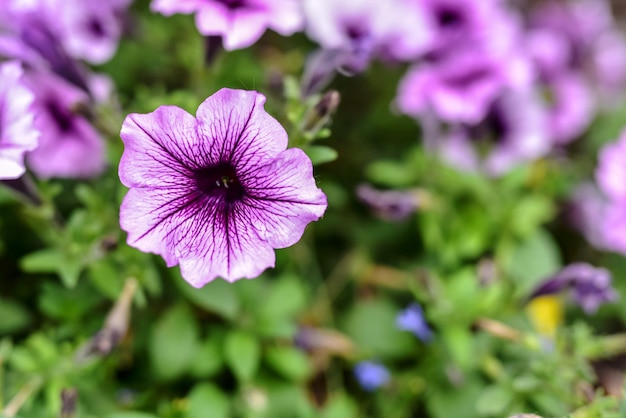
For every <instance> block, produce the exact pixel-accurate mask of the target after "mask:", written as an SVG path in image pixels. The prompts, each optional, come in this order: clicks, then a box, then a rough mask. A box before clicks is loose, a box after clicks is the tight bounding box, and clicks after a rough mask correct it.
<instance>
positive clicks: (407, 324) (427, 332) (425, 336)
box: [396, 302, 433, 343]
mask: <svg viewBox="0 0 626 418" xmlns="http://www.w3.org/2000/svg"><path fill="white" fill-rule="evenodd" d="M396 327H397V328H398V329H400V330H402V331H410V332H412V333H413V334H414V335H415V336H416V337H417V338H419V339H420V340H422V341H423V342H425V343H427V342H429V341H430V340H431V339H432V338H433V333H432V331H431V329H430V327H429V326H428V324H427V323H426V320H425V319H424V312H423V311H422V307H421V306H420V305H419V304H418V303H417V302H414V303H412V304H410V305H409V306H408V307H407V308H406V309H405V310H403V311H401V312H400V313H399V314H398V316H396Z"/></svg>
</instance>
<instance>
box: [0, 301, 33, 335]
mask: <svg viewBox="0 0 626 418" xmlns="http://www.w3.org/2000/svg"><path fill="white" fill-rule="evenodd" d="M30 321H31V315H30V313H29V311H28V310H27V309H26V308H25V307H24V306H22V305H21V304H19V303H17V302H15V301H12V300H8V299H0V334H11V333H13V332H16V331H20V330H22V329H24V328H26V327H27V326H28V324H30Z"/></svg>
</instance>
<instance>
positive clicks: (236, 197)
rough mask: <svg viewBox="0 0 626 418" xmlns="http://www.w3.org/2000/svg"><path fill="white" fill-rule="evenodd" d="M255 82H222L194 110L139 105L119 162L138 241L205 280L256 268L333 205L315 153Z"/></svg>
mask: <svg viewBox="0 0 626 418" xmlns="http://www.w3.org/2000/svg"><path fill="white" fill-rule="evenodd" d="M264 103H265V97H264V96H263V95H261V94H259V93H257V92H254V91H243V90H230V89H222V90H220V91H218V92H217V93H215V94H214V95H212V96H211V97H209V98H208V99H206V100H205V101H204V103H202V104H201V105H200V107H199V108H198V111H197V113H196V117H195V118H194V117H193V116H191V115H190V114H188V113H187V112H185V111H184V110H182V109H180V108H177V107H174V106H161V107H159V108H158V109H157V110H155V111H154V112H152V113H150V114H147V115H140V114H131V115H129V116H128V117H127V118H126V120H125V121H124V124H123V126H122V132H121V136H122V140H123V141H124V145H125V149H124V154H123V155H122V159H121V162H120V167H119V175H120V179H121V181H122V183H123V184H124V185H125V186H127V187H129V188H130V190H129V191H128V194H127V195H126V197H125V199H124V202H123V204H122V207H121V210H120V223H121V226H122V229H124V230H125V231H127V232H128V243H129V244H130V245H132V246H134V247H136V248H138V249H140V250H142V251H144V252H152V253H156V254H159V255H161V256H162V257H163V258H164V259H165V261H166V263H167V265H168V266H174V265H176V264H179V265H180V269H181V273H182V276H183V277H184V278H185V279H186V280H187V281H188V282H189V283H190V284H192V285H193V286H196V287H200V286H203V285H205V284H206V283H208V282H210V281H211V280H213V279H215V278H216V277H222V278H224V279H226V280H228V281H235V280H238V279H241V278H254V277H256V276H258V275H259V274H261V273H262V272H263V271H264V270H265V269H267V268H268V267H273V266H274V262H275V255H274V248H284V247H288V246H291V245H293V244H295V243H296V242H297V241H298V240H299V239H300V237H301V236H302V234H303V233H304V229H305V227H306V226H307V224H309V223H310V222H312V221H315V220H317V219H319V218H320V217H321V216H322V215H323V214H324V211H325V210H326V196H325V195H324V193H323V192H322V191H321V190H320V189H318V188H317V186H316V185H315V180H314V178H313V173H312V171H313V168H312V164H311V160H310V159H309V158H308V157H307V156H306V154H304V152H302V151H301V150H299V149H296V148H291V149H286V147H287V133H286V132H285V130H284V129H283V127H282V126H281V125H280V124H279V123H278V122H277V121H276V120H275V119H274V118H273V117H271V116H270V115H269V114H268V113H267V112H265V110H264V109H263V105H264Z"/></svg>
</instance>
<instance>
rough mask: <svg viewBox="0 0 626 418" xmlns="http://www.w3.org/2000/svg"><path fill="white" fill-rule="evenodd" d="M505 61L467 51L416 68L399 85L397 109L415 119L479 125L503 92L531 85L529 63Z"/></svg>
mask: <svg viewBox="0 0 626 418" xmlns="http://www.w3.org/2000/svg"><path fill="white" fill-rule="evenodd" d="M502 58H503V57H501V56H497V55H493V56H492V55H490V54H488V53H487V52H486V51H481V50H480V49H473V50H470V49H468V50H464V51H459V52H457V53H455V54H451V55H448V56H446V57H445V58H443V59H440V60H435V61H430V62H428V61H427V62H425V63H423V64H421V65H418V66H415V67H413V68H412V69H411V70H410V71H409V72H408V73H407V75H406V76H405V77H404V79H403V80H402V81H401V82H400V85H399V88H398V97H397V99H396V104H397V106H398V109H399V110H400V111H401V112H402V113H405V114H407V115H410V116H414V117H419V116H423V115H425V114H433V115H434V116H436V117H437V118H438V119H441V120H443V121H446V122H452V123H454V122H459V123H468V124H476V123H478V122H480V121H481V120H482V119H483V118H484V117H485V115H486V114H487V112H488V110H489V108H490V107H491V106H492V103H493V102H494V100H495V99H496V97H498V96H499V95H500V94H501V92H502V91H503V90H504V89H506V88H508V87H515V88H524V87H527V86H528V85H530V80H531V77H530V67H529V65H528V64H529V63H528V62H527V61H525V60H524V59H523V58H522V57H521V56H513V55H511V56H510V57H507V58H506V59H502Z"/></svg>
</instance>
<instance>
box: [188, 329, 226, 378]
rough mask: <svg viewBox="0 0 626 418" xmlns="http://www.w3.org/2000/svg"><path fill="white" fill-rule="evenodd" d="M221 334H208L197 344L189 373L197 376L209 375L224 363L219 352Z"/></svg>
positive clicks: (218, 369)
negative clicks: (207, 336)
mask: <svg viewBox="0 0 626 418" xmlns="http://www.w3.org/2000/svg"><path fill="white" fill-rule="evenodd" d="M220 348H221V335H210V336H209V338H207V339H206V340H205V341H204V342H203V343H201V344H200V345H199V346H198V349H197V350H196V354H195V356H194V359H193V367H191V374H192V375H193V376H194V377H197V378H203V377H210V376H213V375H215V374H216V373H217V372H219V371H220V370H221V368H222V366H223V365H224V358H223V356H222V352H221V349H220Z"/></svg>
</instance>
